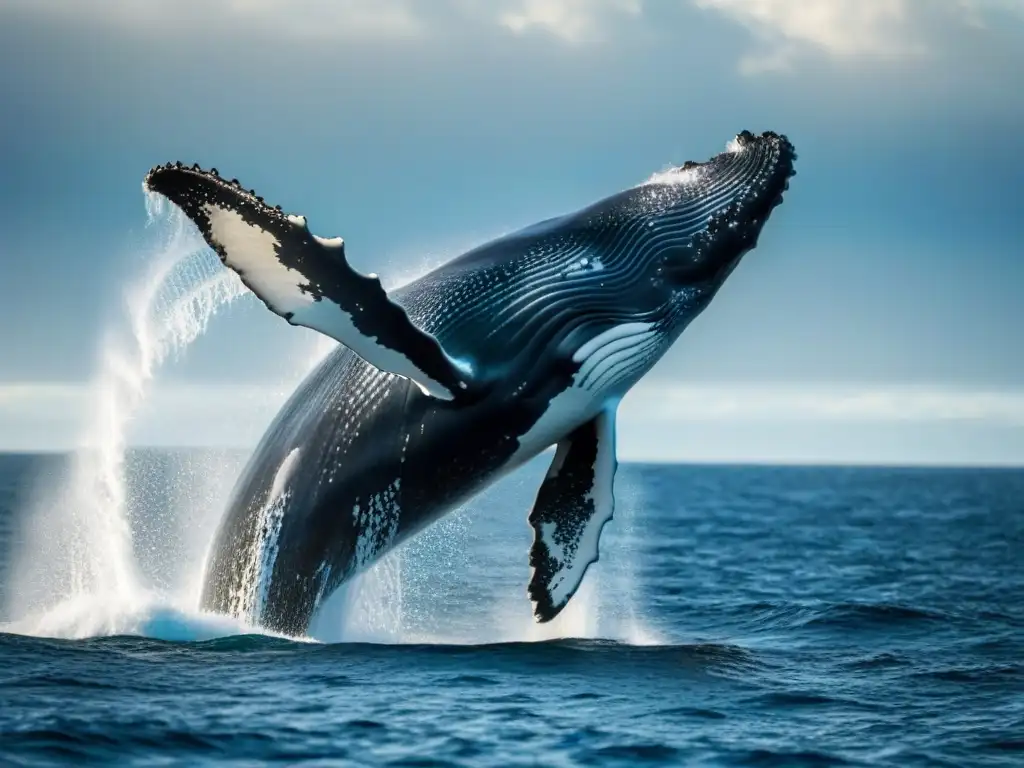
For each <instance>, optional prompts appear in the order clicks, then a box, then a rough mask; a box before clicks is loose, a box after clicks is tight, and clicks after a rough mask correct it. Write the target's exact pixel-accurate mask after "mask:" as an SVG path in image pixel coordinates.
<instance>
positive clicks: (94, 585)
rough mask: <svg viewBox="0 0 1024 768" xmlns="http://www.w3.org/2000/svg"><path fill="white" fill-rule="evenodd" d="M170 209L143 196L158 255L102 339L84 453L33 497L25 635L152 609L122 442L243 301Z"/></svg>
mask: <svg viewBox="0 0 1024 768" xmlns="http://www.w3.org/2000/svg"><path fill="white" fill-rule="evenodd" d="M167 208H171V207H170V206H167V205H166V203H165V202H163V201H162V200H160V199H158V198H156V197H154V196H147V213H148V214H149V221H148V225H147V227H148V228H149V229H150V230H151V231H153V232H154V233H155V235H156V237H155V240H156V244H155V246H154V247H152V249H151V250H150V251H149V252H148V253H147V254H146V258H145V264H144V270H143V273H142V276H141V277H140V279H138V280H137V281H136V282H134V283H133V284H131V285H130V287H129V288H128V290H127V291H126V294H125V302H124V310H125V315H124V318H123V320H122V322H121V323H119V324H118V325H117V326H116V327H114V328H112V329H111V330H110V332H108V333H107V334H106V336H105V337H104V340H103V344H102V346H101V350H100V358H99V368H98V372H97V375H96V376H95V377H94V379H93V380H92V381H91V382H90V383H89V386H88V394H87V398H88V403H89V405H88V410H87V414H88V417H87V422H86V426H85V429H84V430H83V433H82V435H81V439H80V441H79V447H78V448H77V449H76V450H75V451H74V453H73V454H72V455H71V456H70V457H69V462H68V464H67V466H66V468H65V472H64V474H63V475H62V476H61V477H60V478H58V479H57V482H56V483H52V482H50V483H48V484H47V485H45V486H41V487H40V488H39V489H38V491H37V493H36V495H35V498H34V501H33V503H32V506H31V510H30V512H29V514H28V516H27V529H26V530H25V532H24V541H25V544H24V546H23V547H22V550H21V551H20V552H18V553H16V557H17V565H16V567H15V570H14V588H13V589H12V590H11V594H12V606H11V610H10V611H9V613H10V614H11V615H12V616H14V617H15V618H16V621H15V623H16V624H18V625H20V626H23V627H28V628H29V629H31V627H33V626H35V627H39V628H44V629H43V631H45V632H46V633H47V634H57V635H64V634H70V635H73V636H79V635H83V634H97V633H99V634H103V633H110V632H117V631H123V628H121V627H119V624H118V621H119V620H118V617H119V616H121V615H124V616H128V615H132V616H135V615H137V614H138V612H139V610H141V606H144V605H146V604H148V603H149V602H151V601H152V599H153V598H152V595H151V585H149V584H147V583H146V580H145V579H144V578H143V577H142V575H141V574H140V572H139V568H138V564H137V561H136V558H135V555H134V552H133V542H132V528H131V519H130V512H129V506H128V503H127V498H128V494H127V480H126V476H125V475H126V468H125V460H126V447H127V445H126V435H127V432H128V429H129V426H130V423H131V420H132V418H133V416H134V415H135V414H136V412H137V411H138V410H139V408H140V406H141V405H142V403H143V402H144V400H145V398H146V395H147V393H148V392H149V389H150V385H151V383H152V382H153V379H154V376H155V375H156V373H157V371H158V370H159V368H160V366H161V365H162V364H163V363H164V362H165V361H166V360H168V359H169V358H172V357H174V356H176V355H178V354H180V353H181V352H182V351H183V350H184V349H185V348H186V347H187V346H188V345H189V344H191V343H192V342H193V341H194V340H195V339H196V338H197V337H198V336H200V335H201V334H202V333H203V332H204V331H205V330H206V328H207V325H208V323H209V322H210V320H211V318H212V317H213V316H214V315H215V314H216V313H217V311H218V310H219V309H220V308H222V307H223V306H225V305H226V304H229V303H231V302H232V301H233V300H234V299H236V298H238V297H239V296H241V295H242V294H243V293H244V292H245V289H244V286H243V285H242V283H241V281H240V280H239V279H238V277H237V276H236V275H234V274H233V273H232V272H230V271H228V270H225V269H223V268H222V267H221V266H220V264H219V263H218V262H217V259H216V257H215V256H214V255H213V254H212V252H210V251H209V250H208V249H207V248H206V247H205V245H204V244H203V242H202V241H201V240H200V239H199V237H198V235H197V233H196V232H195V230H194V228H193V227H192V226H191V224H189V222H188V221H187V220H186V219H185V217H184V216H183V215H182V214H181V213H180V212H179V211H177V209H173V208H171V210H169V211H168V210H166V209H167ZM75 606H82V610H81V611H80V610H76V609H75ZM83 613H84V614H86V615H88V616H89V617H90V618H89V619H88V620H87V621H84V622H83V620H82V614H83ZM47 617H49V618H47ZM59 617H66V621H65V622H64V624H66V625H67V626H61V624H62V622H61V621H60V620H59Z"/></svg>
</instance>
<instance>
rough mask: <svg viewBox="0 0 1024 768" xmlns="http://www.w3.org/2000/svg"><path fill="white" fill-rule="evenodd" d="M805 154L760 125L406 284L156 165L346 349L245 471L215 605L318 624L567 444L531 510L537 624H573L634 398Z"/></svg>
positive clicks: (206, 176)
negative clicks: (624, 402)
mask: <svg viewBox="0 0 1024 768" xmlns="http://www.w3.org/2000/svg"><path fill="white" fill-rule="evenodd" d="M795 157H796V156H795V153H794V151H793V146H792V145H791V144H790V142H789V141H788V140H787V138H786V137H785V136H782V135H779V134H776V133H771V132H768V133H763V134H761V135H754V134H752V133H750V132H747V131H744V132H743V133H741V134H739V135H738V136H736V137H735V138H734V139H733V140H732V141H731V142H729V144H728V146H727V149H726V151H725V152H723V153H721V154H719V155H717V156H715V157H713V158H711V159H710V160H708V161H707V162H704V163H695V162H687V163H685V164H684V165H682V166H679V167H675V168H672V169H670V170H667V171H663V172H660V173H656V174H654V175H653V176H652V177H650V178H649V179H648V180H647V181H645V182H643V183H641V184H639V185H637V186H635V187H632V188H630V189H627V190H625V191H623V192H620V193H618V194H615V195H612V196H611V197H608V198H606V199H604V200H601V201H600V202H597V203H595V204H593V205H591V206H589V207H587V208H584V209H582V210H580V211H578V212H575V213H570V214H568V215H565V216H561V217H558V218H553V219H549V220H547V221H544V222H541V223H539V224H536V225H533V226H531V227H528V228H526V229H523V230H521V231H518V232H515V233H513V234H510V235H507V236H504V237H501V238H499V239H497V240H494V241H492V242H489V243H487V244H485V245H482V246H480V247H478V248H475V249H473V250H471V251H469V252H468V253H466V254H464V255H462V256H460V257H458V258H456V259H454V260H453V261H450V262H448V263H446V264H444V265H443V266H441V267H439V268H438V269H435V270H434V271H432V272H430V273H429V274H426V275H424V276H423V277H421V278H419V279H418V280H415V281H414V282H412V283H410V284H408V285H406V286H404V287H403V288H400V289H398V290H395V291H391V292H390V293H389V292H385V291H384V289H383V288H382V287H381V284H380V282H379V280H378V279H377V277H376V276H375V275H363V274H360V273H358V272H357V271H356V270H354V269H353V268H352V267H351V266H350V265H349V263H348V261H347V260H346V256H345V244H344V242H343V241H342V240H341V238H325V237H319V236H317V235H314V234H313V233H312V232H311V231H310V229H309V227H308V225H307V222H306V219H305V218H303V217H302V216H296V215H287V214H285V213H284V212H282V210H281V208H280V207H276V208H273V207H270V206H269V205H267V204H265V203H264V201H263V199H262V198H260V197H258V196H256V194H255V193H254V192H252V191H246V190H245V189H243V188H242V187H241V186H240V185H239V184H238V182H237V181H234V180H232V181H227V180H224V179H222V178H221V177H220V175H219V174H218V173H217V171H216V170H211V171H204V170H201V169H200V168H199V167H198V166H192V167H191V168H189V167H186V166H183V165H181V164H180V163H176V164H173V165H171V164H169V165H165V166H159V167H156V168H154V169H153V170H151V171H150V172H149V174H148V175H147V176H146V179H145V188H146V189H147V190H148V191H150V192H154V193H158V194H160V195H163V196H164V197H166V198H168V199H169V200H170V201H171V202H173V203H174V204H175V205H177V206H178V207H179V208H180V209H181V210H182V211H183V212H184V213H185V215H186V216H188V217H189V218H190V219H191V220H192V221H193V222H194V223H195V224H196V225H197V226H198V228H199V231H200V232H201V233H202V235H203V237H204V239H205V240H206V242H207V243H208V244H209V245H210V246H211V247H212V248H213V249H214V250H215V251H216V252H217V254H218V255H219V256H220V258H221V260H222V261H223V263H224V264H226V265H227V266H228V267H230V268H231V269H232V270H234V271H235V272H237V273H238V274H239V275H240V276H241V278H242V280H243V281H244V282H245V284H246V285H247V286H248V287H249V288H250V289H251V290H252V291H253V293H255V294H256V296H258V297H259V298H260V299H261V300H262V301H263V303H264V304H265V305H266V306H267V307H268V308H269V309H270V310H271V311H272V312H274V313H276V314H278V315H280V316H281V317H283V318H285V319H286V320H287V321H288V322H289V323H292V324H294V325H301V326H306V327H308V328H313V329H316V330H317V331H320V332H321V333H324V334H326V335H328V336H330V337H333V338H334V339H337V340H338V341H339V342H341V344H340V346H339V347H338V348H337V349H336V350H335V351H334V352H333V353H331V354H330V355H329V356H328V357H327V358H326V359H324V360H323V361H322V362H321V363H320V365H319V366H317V367H316V368H315V369H314V370H313V371H312V372H311V373H310V374H309V375H308V377H307V378H306V379H305V380H304V381H303V382H302V384H301V385H300V386H299V387H298V389H297V390H296V391H295V393H294V394H293V395H292V396H291V398H290V399H289V400H288V402H287V403H286V404H285V405H284V406H283V408H282V409H281V411H280V413H279V414H278V415H277V416H276V418H275V419H274V421H273V423H272V424H271V426H270V427H269V428H268V430H267V432H266V434H265V435H264V437H263V439H262V440H261V442H260V443H259V445H258V447H257V448H256V450H255V452H254V453H253V455H252V457H251V459H250V461H249V463H248V465H247V467H246V468H245V469H244V471H243V472H242V475H241V476H240V478H239V480H238V482H237V484H236V486H235V489H234V492H233V498H232V500H231V501H230V504H229V507H228V509H227V511H226V513H225V516H224V518H223V520H222V522H221V525H220V528H219V531H218V533H217V536H216V539H215V541H214V544H213V547H212V549H211V552H210V556H209V560H208V564H207V570H206V576H205V583H204V587H203V595H202V607H203V608H204V609H207V610H212V611H216V612H221V613H229V614H234V615H240V616H242V617H244V618H246V619H248V620H251V621H255V622H257V623H259V624H261V625H263V626H265V627H266V628H268V629H271V630H275V631H280V632H283V633H288V634H291V635H300V634H303V633H305V632H306V631H307V629H308V626H309V623H310V621H311V619H312V617H313V615H314V613H315V611H316V609H317V607H318V606H319V605H320V604H321V603H322V601H323V600H324V599H325V598H326V597H327V596H328V595H329V594H330V593H331V592H333V591H334V590H335V589H336V588H337V587H338V586H339V585H340V584H341V583H342V582H344V581H345V580H346V579H348V578H349V577H351V576H352V575H354V574H355V573H357V572H359V571H360V570H361V569H364V568H366V567H367V566H369V565H370V564H372V563H373V562H374V561H375V560H376V559H378V558H379V557H380V556H381V555H383V554H384V553H386V552H387V551H389V550H390V549H392V548H394V547H395V546H397V545H399V544H401V543H402V542H403V541H405V540H407V539H408V538H409V537H411V536H413V535H414V534H416V533H417V532H419V531H421V530H423V529H424V528H425V527H426V526H428V525H430V524H431V523H432V522H434V521H436V520H437V519H438V518H440V517H442V516H443V515H444V514H446V513H447V512H449V511H451V510H452V509H454V508H455V507H456V506H458V505H460V504H462V503H463V502H465V501H466V500H467V499H469V498H470V497H472V496H473V495H474V494H475V493H477V492H479V491H480V490H482V489H483V488H484V487H486V486H487V485H489V484H491V483H493V482H494V481H496V480H497V479H498V478H500V477H502V476H503V475H505V474H506V473H508V472H510V471H512V470H514V469H515V468H517V467H519V466H521V465H522V464H523V463H524V462H526V461H527V460H529V459H531V458H533V457H535V456H537V455H538V454H540V453H542V452H543V451H544V450H546V449H547V448H549V447H551V446H556V450H555V452H554V457H553V459H552V461H551V465H550V468H549V469H548V472H547V475H546V476H545V478H544V480H543V482H542V484H541V487H540V489H539V491H538V493H537V497H536V501H535V503H534V506H533V509H532V511H531V512H530V513H529V517H528V520H529V523H530V525H531V526H532V527H533V531H534V540H533V545H532V547H531V550H530V553H529V566H530V568H531V575H530V577H529V582H528V593H529V596H530V598H531V600H532V602H533V607H534V614H535V616H536V617H537V619H538V620H540V621H547V620H550V619H551V618H553V617H554V616H556V615H557V614H558V612H559V611H560V610H561V609H562V608H564V607H565V605H566V604H567V603H568V601H569V600H570V598H571V597H572V596H573V594H574V593H575V592H576V590H577V588H578V587H579V585H580V582H581V580H582V578H583V575H584V573H585V571H586V570H587V567H588V566H589V565H590V564H591V563H593V562H595V561H596V560H597V559H598V539H599V537H600V535H601V530H602V528H603V527H604V525H605V523H607V522H608V521H609V520H610V519H611V517H612V510H613V506H614V493H613V478H614V475H615V471H616V466H617V464H616V455H615V410H616V406H617V404H618V403H619V401H620V400H621V398H622V397H623V395H624V394H625V393H626V392H627V390H629V388H630V387H631V386H633V385H634V384H635V383H636V382H637V381H638V380H639V379H640V378H641V377H642V376H643V375H644V374H645V373H646V372H647V371H648V370H650V368H651V367H652V366H653V365H654V363H655V362H656V361H657V360H658V359H659V358H660V357H661V356H662V355H663V354H664V353H665V352H666V350H668V348H669V347H670V346H671V345H672V343H673V342H674V341H675V339H676V338H677V337H678V336H679V334H680V333H682V331H683V329H684V328H685V327H686V326H687V325H688V324H689V322H690V321H691V320H693V319H694V317H696V316H697V315H698V314H699V313H700V312H701V311H702V310H703V309H704V308H705V307H706V306H707V305H708V303H709V302H710V301H711V299H712V297H713V296H714V295H715V293H716V292H717V291H718V289H719V288H720V287H721V285H722V284H723V282H724V281H725V279H726V278H727V277H728V275H729V274H730V273H731V272H732V270H733V269H734V268H735V266H736V265H737V263H738V262H739V260H740V258H741V257H742V256H743V254H744V253H746V252H748V251H749V250H751V249H752V248H754V246H755V245H756V243H757V239H758V236H759V234H760V232H761V230H762V228H763V227H764V224H765V221H766V220H767V219H768V217H769V215H770V213H771V212H772V210H773V209H774V208H775V207H776V206H777V205H778V204H779V203H780V202H781V201H782V194H783V192H784V191H785V190H786V189H787V188H788V184H789V178H790V177H791V176H792V175H794V170H793V163H794V161H795ZM524 565H525V563H524ZM524 570H525V569H524Z"/></svg>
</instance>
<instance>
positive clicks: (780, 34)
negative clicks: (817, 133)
mask: <svg viewBox="0 0 1024 768" xmlns="http://www.w3.org/2000/svg"><path fill="white" fill-rule="evenodd" d="M693 2H694V3H695V5H696V6H697V7H699V8H702V9H705V10H708V11H714V12H717V13H719V14H722V15H725V16H727V17H728V18H730V19H733V20H734V21H737V22H739V23H740V24H742V25H744V26H745V27H747V28H748V29H750V30H751V32H752V33H753V34H754V35H755V37H757V38H758V40H759V41H760V49H759V50H758V51H756V52H753V53H750V54H747V55H745V56H744V57H743V58H742V59H741V61H740V69H741V71H743V72H744V73H746V74H757V73H761V72H765V71H769V70H784V69H791V68H792V67H793V66H794V65H795V64H796V62H797V61H798V60H799V59H800V58H801V57H803V56H805V55H807V54H814V53H816V54H819V55H821V54H823V55H825V56H827V57H829V58H832V59H835V60H839V61H843V62H847V63H849V62H854V61H865V60H874V61H885V62H890V63H891V62H895V61H901V60H907V59H920V58H922V57H926V56H929V55H932V54H935V53H936V50H935V49H936V47H937V45H938V44H939V43H938V42H937V39H936V37H937V35H936V21H937V20H939V21H941V22H942V24H940V25H939V26H941V27H945V28H948V27H949V26H950V25H952V26H953V27H961V28H962V27H964V26H968V25H970V26H975V27H983V26H985V24H986V20H987V19H988V18H989V17H990V16H991V15H992V14H993V13H996V12H999V11H1018V12H1024V1H1022V0H693Z"/></svg>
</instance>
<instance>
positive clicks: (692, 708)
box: [0, 452, 1024, 768]
mask: <svg viewBox="0 0 1024 768" xmlns="http://www.w3.org/2000/svg"><path fill="white" fill-rule="evenodd" d="M244 458H245V457H244V456H243V455H234V454H212V453H201V452H192V453H189V452H167V453H158V452H134V453H129V455H128V461H127V464H126V466H125V468H124V473H125V476H126V477H127V483H126V485H125V489H126V490H125V497H124V498H120V497H118V496H117V494H116V493H114V494H113V495H112V496H111V497H110V498H109V499H107V501H108V502H109V504H111V505H112V508H117V509H119V510H122V512H123V514H120V516H118V515H114V516H111V515H109V514H107V511H105V509H104V508H103V507H102V505H99V506H97V507H95V509H93V507H90V506H89V505H88V504H84V502H82V500H81V488H79V491H78V496H76V495H75V494H74V493H72V494H70V495H69V494H68V493H67V492H65V493H64V494H63V495H61V494H58V493H56V492H55V491H54V489H60V488H63V489H65V491H66V489H67V488H68V487H69V484H70V485H71V486H73V485H74V484H75V483H76V482H77V483H78V484H79V485H81V483H82V480H81V472H79V475H80V476H79V479H78V480H69V477H70V476H71V475H72V474H74V470H73V467H72V463H73V462H71V461H70V460H69V459H68V458H67V457H61V456H43V457H39V456H36V457H33V456H15V455H6V456H0V605H2V606H3V608H2V609H0V611H2V612H0V622H2V624H0V632H2V633H0V764H2V765H44V764H59V763H75V764H80V763H86V762H106V763H117V764H124V765H129V764H139V765H190V766H191V765H203V764H237V765H250V764H252V765H255V764H262V763H270V762H273V763H277V764H285V765H298V764H317V765H351V766H363V765H366V766H376V765H382V766H385V765H386V766H502V767H507V766H548V765H550V766H573V765H586V766H659V765H693V766H829V765H871V766H897V767H899V768H905V767H907V766H1022V765H1024V472H1022V471H1016V470H977V469H971V470H938V469H928V470H924V469H881V468H878V469H867V468H798V467H788V468H773V467H713V466H647V465H630V464H624V465H623V466H622V467H621V468H620V472H619V477H618V481H617V488H616V490H617V499H618V506H617V509H616V517H615V520H614V521H613V522H612V523H611V524H610V525H609V526H608V528H606V530H605V534H604V537H603V540H602V547H601V551H602V556H601V561H600V563H599V564H597V565H596V566H594V567H593V568H592V569H591V572H590V573H589V574H588V576H587V578H586V580H585V584H584V588H583V589H582V590H581V592H580V593H579V594H578V595H577V596H576V598H574V601H573V603H572V604H571V605H570V606H569V608H567V609H566V611H565V614H564V615H563V616H561V617H560V618H559V619H558V620H557V621H556V622H555V623H554V624H553V625H551V626H545V627H538V626H536V625H535V624H533V622H532V621H531V618H530V608H529V604H528V601H527V597H526V582H527V579H528V566H527V553H528V548H529V542H530V530H529V527H528V526H527V523H526V514H527V511H528V509H529V506H530V503H531V501H532V498H533V495H534V494H535V492H536V488H537V484H538V482H539V479H540V477H541V475H542V473H543V471H544V466H543V462H538V463H535V464H532V465H530V466H528V467H526V468H524V469H523V470H522V471H521V472H520V473H518V474H517V475H515V476H513V477H511V478H509V479H508V480H506V481H505V482H503V483H501V484H500V485H498V486H496V487H494V488H492V489H491V490H489V491H488V492H487V493H486V494H484V495H482V496H481V497H479V498H477V499H476V500H474V501H473V502H472V503H471V504H469V505H468V506H467V507H466V508H465V509H463V510H461V511H459V512H458V513H456V514H454V515H452V516H451V517H450V518H448V519H447V520H445V521H444V522H442V523H440V524H439V525H438V526H436V527H435V528H432V529H431V530H429V531H428V532H427V533H425V534H424V535H423V536H421V537H420V538H419V539H417V540H415V541H414V542H413V543H412V544H410V545H409V546H407V547H406V548H404V549H403V550H401V551H400V552H398V553H396V554H395V555H394V556H391V557H389V558H387V559H386V560H385V561H384V562H382V563H381V564H380V566H378V567H377V568H375V569H374V570H373V571H371V572H370V573H368V574H366V575H365V576H364V577H362V578H361V579H360V580H359V581H358V582H357V583H356V584H354V585H353V586H352V587H351V588H350V589H348V590H346V591H345V592H344V593H341V594H339V595H338V596H337V598H336V599H335V600H332V602H331V604H330V605H328V606H327V607H326V608H325V609H324V612H323V615H322V616H321V617H320V618H319V619H318V622H317V626H316V627H315V628H314V631H313V635H314V638H304V639H299V640H296V639H289V638H280V637H271V636H267V635H264V634H260V633H258V632H257V631H255V630H252V629H251V628H247V627H245V626H242V625H240V624H238V623H237V622H233V621H230V620H226V619H223V618H218V617H211V616H205V615H202V614H199V613H198V612H197V611H196V610H195V608H194V606H195V595H196V589H197V586H198V583H199V579H200V577H201V572H202V557H203V553H204V551H205V547H206V545H207V544H208V542H209V538H210V536H212V532H213V530H214V527H215V525H216V522H217V514H218V512H219V509H220V505H221V504H222V503H223V499H224V496H225V495H226V494H227V492H228V491H229V490H230V484H231V480H232V477H233V476H234V473H235V472H237V470H238V467H239V464H240V462H241V461H243V460H244ZM114 487H116V484H115V486H114ZM104 498H106V497H104ZM126 542H127V544H126ZM104 574H106V575H104ZM111 574H112V575H111ZM101 577H102V578H101ZM101 582H102V583H105V584H106V587H105V588H104V589H100V588H99V587H98V586H97V585H98V584H100V583H101ZM33 635H36V636H33ZM41 635H42V636H41Z"/></svg>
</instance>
